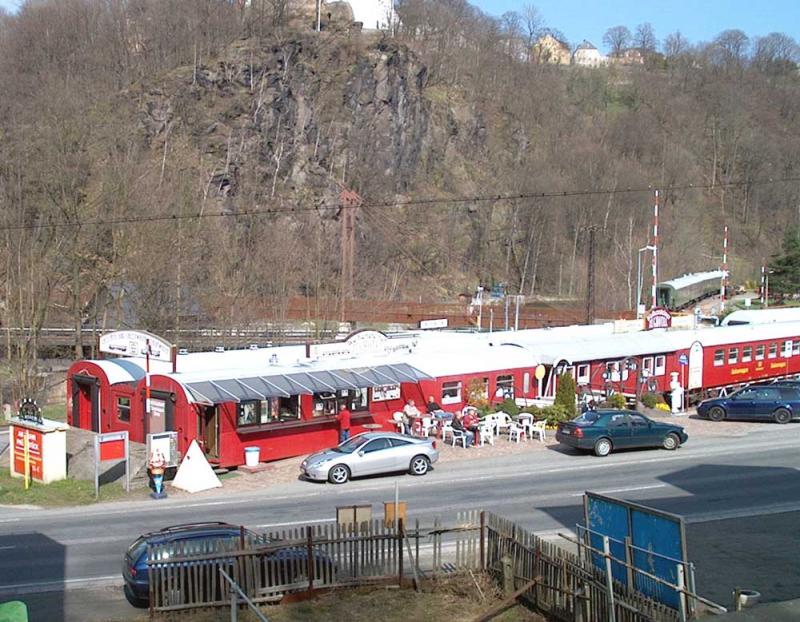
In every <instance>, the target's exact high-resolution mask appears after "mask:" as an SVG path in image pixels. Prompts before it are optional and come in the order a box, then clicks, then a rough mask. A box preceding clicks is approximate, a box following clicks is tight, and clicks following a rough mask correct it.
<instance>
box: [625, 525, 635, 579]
mask: <svg viewBox="0 0 800 622" xmlns="http://www.w3.org/2000/svg"><path fill="white" fill-rule="evenodd" d="M625 564H626V566H625V569H626V571H627V574H628V587H629V588H631V589H636V587H635V577H634V576H633V553H632V543H631V538H630V536H625Z"/></svg>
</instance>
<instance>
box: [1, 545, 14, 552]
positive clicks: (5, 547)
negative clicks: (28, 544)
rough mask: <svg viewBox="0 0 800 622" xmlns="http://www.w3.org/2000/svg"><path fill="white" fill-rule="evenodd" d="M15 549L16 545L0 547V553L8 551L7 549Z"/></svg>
mask: <svg viewBox="0 0 800 622" xmlns="http://www.w3.org/2000/svg"><path fill="white" fill-rule="evenodd" d="M15 548H17V547H16V545H13V546H0V551H8V550H9V549H15Z"/></svg>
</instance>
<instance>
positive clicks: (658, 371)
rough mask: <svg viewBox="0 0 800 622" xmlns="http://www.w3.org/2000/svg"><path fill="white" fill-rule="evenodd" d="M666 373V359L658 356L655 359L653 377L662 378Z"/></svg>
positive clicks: (660, 355) (661, 355)
mask: <svg viewBox="0 0 800 622" xmlns="http://www.w3.org/2000/svg"><path fill="white" fill-rule="evenodd" d="M666 371H667V357H666V356H664V355H663V354H659V355H658V356H657V357H656V368H655V371H654V372H653V375H654V376H663V375H664V373H665V372H666Z"/></svg>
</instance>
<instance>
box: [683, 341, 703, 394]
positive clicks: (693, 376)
mask: <svg viewBox="0 0 800 622" xmlns="http://www.w3.org/2000/svg"><path fill="white" fill-rule="evenodd" d="M702 388H703V344H701V343H700V342H699V341H695V342H694V343H693V344H692V347H691V348H690V349H689V379H688V381H687V389H702Z"/></svg>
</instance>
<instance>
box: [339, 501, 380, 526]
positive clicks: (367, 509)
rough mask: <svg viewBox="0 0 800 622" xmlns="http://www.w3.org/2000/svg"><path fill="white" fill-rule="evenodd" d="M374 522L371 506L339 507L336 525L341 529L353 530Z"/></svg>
mask: <svg viewBox="0 0 800 622" xmlns="http://www.w3.org/2000/svg"><path fill="white" fill-rule="evenodd" d="M371 520H372V506H371V505H337V506H336V523H337V524H338V525H339V526H340V527H344V528H353V527H355V526H357V525H360V524H361V523H368V522H369V521H371Z"/></svg>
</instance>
